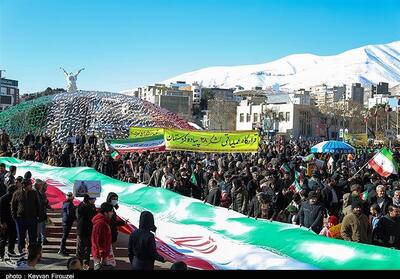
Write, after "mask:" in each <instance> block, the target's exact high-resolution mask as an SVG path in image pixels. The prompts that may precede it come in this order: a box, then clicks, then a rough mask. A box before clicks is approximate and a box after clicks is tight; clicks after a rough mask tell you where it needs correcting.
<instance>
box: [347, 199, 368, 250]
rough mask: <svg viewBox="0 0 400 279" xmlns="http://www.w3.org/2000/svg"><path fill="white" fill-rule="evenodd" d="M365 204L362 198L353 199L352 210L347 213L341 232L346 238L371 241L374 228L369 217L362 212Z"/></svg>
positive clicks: (361, 241)
mask: <svg viewBox="0 0 400 279" xmlns="http://www.w3.org/2000/svg"><path fill="white" fill-rule="evenodd" d="M362 207H363V204H362V203H361V201H360V200H357V199H355V200H353V202H352V204H351V209H352V212H351V213H349V214H347V215H346V216H345V217H344V218H343V221H342V226H341V229H340V234H341V236H342V238H343V239H344V240H347V241H353V242H360V243H365V244H368V243H371V237H372V229H371V224H370V223H369V221H368V217H367V216H366V215H365V214H363V213H362Z"/></svg>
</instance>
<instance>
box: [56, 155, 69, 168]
mask: <svg viewBox="0 0 400 279" xmlns="http://www.w3.org/2000/svg"><path fill="white" fill-rule="evenodd" d="M59 167H67V168H69V167H71V158H70V155H69V154H68V153H63V154H62V155H61V156H60V165H59Z"/></svg>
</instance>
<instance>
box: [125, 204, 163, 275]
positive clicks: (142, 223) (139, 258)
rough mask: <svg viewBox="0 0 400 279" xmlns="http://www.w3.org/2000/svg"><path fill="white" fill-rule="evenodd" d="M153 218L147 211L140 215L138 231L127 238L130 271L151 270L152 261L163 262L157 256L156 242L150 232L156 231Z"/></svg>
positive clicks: (152, 266)
mask: <svg viewBox="0 0 400 279" xmlns="http://www.w3.org/2000/svg"><path fill="white" fill-rule="evenodd" d="M156 229H157V228H156V226H155V225H154V217H153V214H151V213H150V212H148V211H144V212H142V213H141V214H140V220H139V229H137V230H135V231H134V232H132V233H131V235H130V237H129V245H128V256H129V261H130V262H131V264H132V269H136V270H153V269H154V261H156V260H157V261H161V262H164V258H163V257H162V256H161V255H160V254H158V252H157V249H156V241H155V238H154V235H153V234H152V233H151V231H153V232H155V231H156Z"/></svg>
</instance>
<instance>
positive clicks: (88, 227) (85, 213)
mask: <svg viewBox="0 0 400 279" xmlns="http://www.w3.org/2000/svg"><path fill="white" fill-rule="evenodd" d="M95 215H96V207H95V206H94V205H93V204H90V203H86V202H82V203H80V204H79V206H78V208H77V209H76V217H77V224H76V234H77V235H80V236H91V235H92V229H93V223H92V219H93V217H94V216H95Z"/></svg>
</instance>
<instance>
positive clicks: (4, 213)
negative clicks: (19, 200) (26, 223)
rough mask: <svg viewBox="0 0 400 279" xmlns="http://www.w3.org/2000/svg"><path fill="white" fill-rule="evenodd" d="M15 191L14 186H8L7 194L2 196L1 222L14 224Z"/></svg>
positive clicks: (0, 199)
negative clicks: (13, 201)
mask: <svg viewBox="0 0 400 279" xmlns="http://www.w3.org/2000/svg"><path fill="white" fill-rule="evenodd" d="M13 194H14V191H13V189H12V188H8V192H7V194H5V195H4V196H2V197H1V198H0V223H1V224H4V223H6V224H14V226H15V223H14V220H13V218H12V215H11V200H12V196H13Z"/></svg>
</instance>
